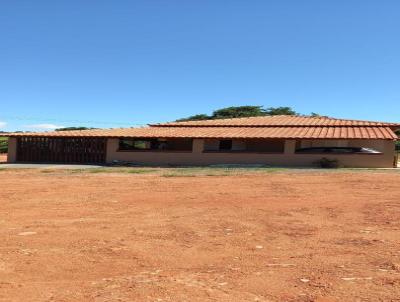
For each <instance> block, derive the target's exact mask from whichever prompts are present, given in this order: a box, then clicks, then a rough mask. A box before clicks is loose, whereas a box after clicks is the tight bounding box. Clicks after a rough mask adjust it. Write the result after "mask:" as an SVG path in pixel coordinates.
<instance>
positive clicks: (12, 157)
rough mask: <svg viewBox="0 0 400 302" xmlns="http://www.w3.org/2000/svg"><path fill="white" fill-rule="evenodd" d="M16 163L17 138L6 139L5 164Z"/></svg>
mask: <svg viewBox="0 0 400 302" xmlns="http://www.w3.org/2000/svg"><path fill="white" fill-rule="evenodd" d="M16 161H17V138H16V137H9V138H8V153H7V162H9V163H15V162H16Z"/></svg>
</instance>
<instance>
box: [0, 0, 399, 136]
mask: <svg viewBox="0 0 400 302" xmlns="http://www.w3.org/2000/svg"><path fill="white" fill-rule="evenodd" d="M399 14H400V1H397V0H393V1H388V0H381V1H376V0H359V1H357V0H337V1H320V0H315V1H312V0H304V1H298V0H292V1H289V0H276V1H268V0H261V1H257V0H252V1H245V0H241V1H238V0H229V1H228V0H225V1H222V0H202V1H191V0H179V1H174V0H168V1H164V0H159V1H157V0H154V1H153V0H146V1H134V0H130V1H124V0H118V1H111V0H110V1H101V0H96V1H94V0H92V1H91V0H86V1H81V0H79V1H78V0H68V1H62V0H59V1H40V0H37V1H31V0H29V1H24V0H19V1H1V2H0V130H3V131H8V130H17V129H19V130H38V129H39V130H41V129H50V128H51V127H52V125H54V126H77V125H84V126H94V127H124V126H133V125H137V124H146V123H152V122H162V121H169V120H174V119H177V118H181V117H185V116H189V115H193V114H197V113H211V112H212V111H213V110H214V109H218V108H221V107H226V106H237V105H264V106H266V107H270V106H291V107H293V108H294V109H295V110H296V111H298V112H300V113H304V114H308V113H310V112H312V111H313V112H317V113H320V114H324V115H329V116H334V117H343V118H355V119H370V120H385V121H394V122H400V116H399V111H400V55H399V54H400V39H399V37H400V17H399Z"/></svg>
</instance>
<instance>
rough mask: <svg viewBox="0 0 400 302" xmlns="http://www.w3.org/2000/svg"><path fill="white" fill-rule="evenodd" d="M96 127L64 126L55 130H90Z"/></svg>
mask: <svg viewBox="0 0 400 302" xmlns="http://www.w3.org/2000/svg"><path fill="white" fill-rule="evenodd" d="M92 129H96V128H88V127H65V128H58V129H55V131H75V130H92Z"/></svg>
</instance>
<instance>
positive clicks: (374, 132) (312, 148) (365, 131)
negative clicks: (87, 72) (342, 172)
mask: <svg viewBox="0 0 400 302" xmlns="http://www.w3.org/2000/svg"><path fill="white" fill-rule="evenodd" d="M399 128H400V124H398V123H386V122H372V121H359V120H347V119H335V118H328V117H311V116H285V115H276V116H262V117H248V118H232V119H218V120H203V121H185V122H170V123H164V124H154V125H149V126H147V127H141V128H121V129H96V130H83V131H59V132H43V133H12V134H9V152H8V162H59V163H113V162H129V163H135V164H146V165H213V164H265V165H275V166H312V165H314V163H315V162H316V161H318V160H320V159H321V158H327V159H332V160H337V161H338V162H339V164H340V165H342V166H345V167H388V168H389V167H393V166H396V165H397V159H396V158H395V141H396V140H397V139H398V137H397V135H396V134H395V132H394V131H395V130H396V129H399Z"/></svg>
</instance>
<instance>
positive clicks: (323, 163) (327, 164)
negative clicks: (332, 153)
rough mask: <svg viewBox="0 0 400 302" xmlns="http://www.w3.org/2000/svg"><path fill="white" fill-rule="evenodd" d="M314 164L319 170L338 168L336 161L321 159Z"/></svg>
mask: <svg viewBox="0 0 400 302" xmlns="http://www.w3.org/2000/svg"><path fill="white" fill-rule="evenodd" d="M315 163H316V164H317V165H318V166H319V167H321V168H331V169H332V168H339V161H338V160H337V159H329V158H326V157H323V158H321V159H320V160H318V161H316V162H315Z"/></svg>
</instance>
